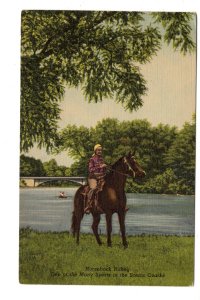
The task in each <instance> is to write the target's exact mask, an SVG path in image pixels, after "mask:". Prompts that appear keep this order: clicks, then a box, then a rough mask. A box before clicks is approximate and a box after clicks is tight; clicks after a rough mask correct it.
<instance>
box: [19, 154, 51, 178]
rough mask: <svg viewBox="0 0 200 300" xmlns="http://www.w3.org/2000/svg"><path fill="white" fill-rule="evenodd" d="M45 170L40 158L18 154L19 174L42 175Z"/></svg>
mask: <svg viewBox="0 0 200 300" xmlns="http://www.w3.org/2000/svg"><path fill="white" fill-rule="evenodd" d="M44 175H45V170H44V167H43V164H42V162H41V160H39V159H35V158H33V157H28V156H25V155H23V154H22V155H21V156H20V176H44Z"/></svg>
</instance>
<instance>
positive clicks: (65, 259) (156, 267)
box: [19, 229, 194, 286]
mask: <svg viewBox="0 0 200 300" xmlns="http://www.w3.org/2000/svg"><path fill="white" fill-rule="evenodd" d="M102 241H103V245H102V246H101V247H100V246H98V245H97V244H96V241H95V238H94V236H93V235H91V234H81V240H80V245H79V246H77V245H76V244H75V240H74V238H73V237H72V236H71V235H69V233H66V232H60V233H52V232H46V233H44V232H36V231H33V230H30V229H22V230H20V251H19V254H20V264H19V279H20V282H21V283H24V284H70V285H71V284H79V285H142V286H144V285H147V286H191V285H193V281H194V277H193V276H194V237H192V236H188V237H186V236H185V237H178V236H156V235H149V236H134V237H133V236H132V237H131V236H130V237H128V242H129V247H128V249H126V250H124V248H123V247H122V244H121V238H120V237H119V236H118V235H114V236H113V238H112V241H113V246H112V248H108V247H107V246H106V236H104V235H103V236H102Z"/></svg>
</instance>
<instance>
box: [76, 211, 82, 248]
mask: <svg viewBox="0 0 200 300" xmlns="http://www.w3.org/2000/svg"><path fill="white" fill-rule="evenodd" d="M82 218H83V214H81V215H80V214H79V215H78V216H77V220H76V243H77V245H78V244H79V237H80V228H81V220H82Z"/></svg>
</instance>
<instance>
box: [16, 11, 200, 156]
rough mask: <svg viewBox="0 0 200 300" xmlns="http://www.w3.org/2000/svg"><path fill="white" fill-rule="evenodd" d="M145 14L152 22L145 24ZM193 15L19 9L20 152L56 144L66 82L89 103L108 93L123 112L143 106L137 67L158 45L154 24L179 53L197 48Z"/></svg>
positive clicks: (143, 85) (141, 80)
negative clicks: (77, 90)
mask: <svg viewBox="0 0 200 300" xmlns="http://www.w3.org/2000/svg"><path fill="white" fill-rule="evenodd" d="M147 16H148V18H150V19H151V18H153V19H152V21H153V20H155V24H153V23H152V22H151V23H150V24H147V22H146V18H147ZM192 18H193V15H192V14H189V13H154V14H150V13H139V12H115V11H112V12H106V11H23V12H22V21H21V150H22V151H28V149H29V148H31V147H33V145H34V144H35V143H37V144H38V146H39V147H43V146H45V147H46V149H47V150H50V149H52V148H53V147H54V145H55V143H56V140H57V138H58V136H57V128H58V120H59V117H60V109H59V101H61V100H62V98H63V94H64V87H66V86H73V87H78V86H81V88H82V90H83V93H84V95H85V97H86V99H87V100H88V102H95V103H97V102H99V101H102V100H103V99H104V98H113V99H115V101H116V102H118V103H121V104H122V105H123V107H124V108H125V110H129V111H133V110H137V109H138V108H139V107H141V106H142V105H143V96H144V95H145V94H146V92H147V87H146V81H145V78H144V77H143V75H142V74H141V72H140V67H139V65H140V64H144V63H147V62H149V61H150V60H151V59H152V57H153V56H154V55H156V53H157V51H158V50H159V49H160V47H161V33H160V28H159V26H158V25H157V24H158V23H159V24H162V26H163V27H164V29H165V34H164V39H165V41H166V42H167V43H168V44H169V43H170V42H171V41H172V42H173V46H174V48H175V49H180V51H181V52H183V53H184V54H185V53H187V52H188V51H191V50H192V49H194V48H195V44H194V42H193V40H192V38H191V26H190V22H191V21H192ZM156 23H157V24H156ZM152 24H153V25H152Z"/></svg>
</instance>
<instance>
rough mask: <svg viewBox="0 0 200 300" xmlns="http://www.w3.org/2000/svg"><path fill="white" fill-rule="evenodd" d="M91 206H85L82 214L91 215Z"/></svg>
mask: <svg viewBox="0 0 200 300" xmlns="http://www.w3.org/2000/svg"><path fill="white" fill-rule="evenodd" d="M91 208H92V207H91V206H87V207H86V208H85V209H84V214H88V215H89V214H90V213H91Z"/></svg>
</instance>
